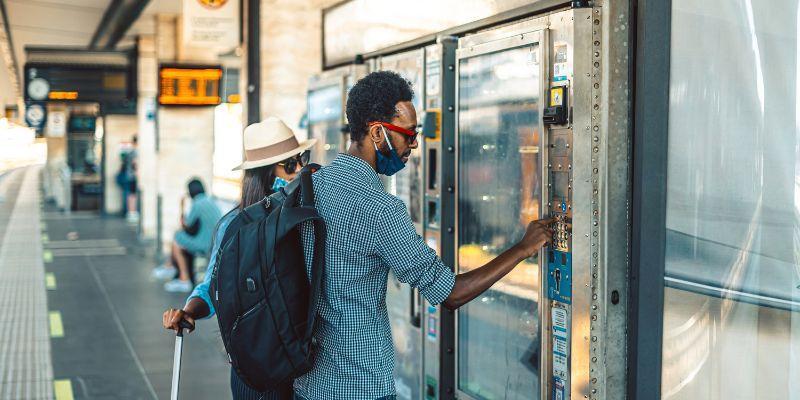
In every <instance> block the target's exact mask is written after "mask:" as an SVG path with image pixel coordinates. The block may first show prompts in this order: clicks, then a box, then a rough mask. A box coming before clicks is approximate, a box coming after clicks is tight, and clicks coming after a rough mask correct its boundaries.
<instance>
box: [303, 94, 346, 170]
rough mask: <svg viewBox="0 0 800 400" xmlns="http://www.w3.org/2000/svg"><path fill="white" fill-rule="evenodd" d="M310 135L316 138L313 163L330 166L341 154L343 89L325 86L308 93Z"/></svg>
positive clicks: (312, 150) (312, 156) (312, 149)
mask: <svg viewBox="0 0 800 400" xmlns="http://www.w3.org/2000/svg"><path fill="white" fill-rule="evenodd" d="M308 133H309V137H311V138H316V139H317V144H316V145H314V147H312V148H311V152H312V153H311V161H312V162H315V163H317V164H320V165H328V164H330V163H331V161H333V159H334V158H336V155H338V154H339V151H340V148H341V147H340V146H341V143H342V139H343V134H342V87H341V85H331V86H324V87H321V88H318V89H313V90H309V92H308Z"/></svg>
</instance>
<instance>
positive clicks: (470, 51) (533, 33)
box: [453, 16, 549, 400]
mask: <svg viewBox="0 0 800 400" xmlns="http://www.w3.org/2000/svg"><path fill="white" fill-rule="evenodd" d="M548 21H549V19H548V17H547V16H543V17H538V18H535V19H531V20H526V21H521V22H520V23H518V24H514V25H511V26H508V27H504V28H500V29H496V30H492V31H487V32H484V33H481V34H476V35H474V36H469V37H466V38H463V39H460V40H459V44H458V48H457V49H456V59H455V64H456V71H455V90H456V96H455V104H454V107H455V138H454V139H455V149H456V150H458V148H459V142H460V140H459V137H460V134H459V133H460V126H459V107H458V102H459V99H460V96H461V93H460V91H459V87H460V69H461V60H464V59H468V58H473V57H477V56H481V55H486V54H490V53H497V52H501V51H505V50H513V49H517V48H522V47H526V46H532V45H534V44H539V55H540V57H539V115H540V116H541V113H542V110H543V107H544V100H545V96H544V93H545V88H546V85H548V84H549V80H548V79H546V78H547V70H548V68H547V65H546V63H545V62H546V60H547V59H548V57H547V54H546V53H547V51H546V49H547V47H546V45H547V43H546V38H547V37H548V35H547V29H548V26H549V23H548ZM464 46H469V47H464ZM539 132H541V133H540V139H539V140H540V143H539V147H540V150H541V148H542V147H544V143H543V142H544V140H545V139H546V138H545V137H544V133H543V132H544V123H543V121H542V119H541V118H539ZM459 159H460V151H456V152H455V177H454V178H455V179H454V181H455V185H454V186H455V195H456V207H455V212H454V214H455V221H454V225H455V230H454V232H453V236H454V238H453V240H454V243H453V245H454V246H453V252H454V254H453V261H454V269H455V272H456V273H458V271H459V270H460V266H459V257H458V251H459V234H458V231H459V228H460V225H459V223H458V221H459V210H458V206H457V205H458V199H459V190H460V187H459V181H460V167H459ZM545 162H546V161H545V157H544V156H543V153H542V152H541V151H540V158H539V172H540V173H543V172H544V166H545ZM540 201H541V199H540ZM542 210H543V208H541V207H540V213H541V211H542ZM540 217H541V216H540ZM541 268H542V265H541V260H539V269H540V272H541ZM540 275H541V273H540ZM539 285H540V288H539V299H538V301H537V305H538V307H537V308H538V309H537V314H538V318H539V341H540V342H541V341H543V336H542V335H543V333H544V332H543V329H542V327H543V324H542V321H543V318H544V316H543V314H542V312H543V307H542V298H543V295H542V292H543V291H542V287H543V286H544V284H543V282H541V279H540V282H539ZM460 319H461V317H460V310H458V311H457V312H456V315H455V332H454V338H453V341H454V353H455V363H454V371H453V375H454V392H455V393H456V395H457V397H458V398H459V399H469V400H476V399H475V398H473V397H472V396H470V395H468V394H467V393H464V392H462V391H461V389H460V387H459V358H460V357H459V340H458V337H459V330H460V329H459V325H460V323H459V322H460V321H459V320H460ZM542 353H543V352H542ZM540 387H541V371H540Z"/></svg>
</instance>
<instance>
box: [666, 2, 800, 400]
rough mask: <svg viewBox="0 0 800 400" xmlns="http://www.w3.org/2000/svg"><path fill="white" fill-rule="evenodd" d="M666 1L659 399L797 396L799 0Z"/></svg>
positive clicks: (799, 327) (799, 320)
mask: <svg viewBox="0 0 800 400" xmlns="http://www.w3.org/2000/svg"><path fill="white" fill-rule="evenodd" d="M776 5H777V4H773V2H755V1H753V2H751V1H744V0H737V1H730V0H711V1H705V2H696V1H691V0H673V2H672V9H673V14H672V43H671V66H670V115H669V117H670V120H669V159H668V165H669V166H668V174H669V175H668V179H667V182H668V190H667V223H666V225H667V232H666V265H665V285H666V286H667V288H666V289H665V299H664V301H665V304H664V339H663V362H662V388H661V393H662V397H663V398H665V399H712V400H717V399H720V400H721V399H797V398H800V378H798V377H800V314H798V312H799V311H800V289H798V285H800V279H799V278H798V277H799V276H800V275H799V274H800V266H799V265H800V251H799V250H800V220H798V212H800V150H798V144H800V135H799V134H798V121H800V108H799V107H800V102H798V99H799V97H798V93H800V92H799V91H798V87H797V84H798V76H800V66H799V64H798V41H797V32H798V28H799V27H800V14H798V12H800V10H799V9H798V4H797V1H783V2H780V6H779V7H777V6H776Z"/></svg>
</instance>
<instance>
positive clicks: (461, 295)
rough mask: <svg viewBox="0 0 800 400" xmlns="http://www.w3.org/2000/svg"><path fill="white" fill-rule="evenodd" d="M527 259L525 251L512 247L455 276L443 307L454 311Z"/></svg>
mask: <svg viewBox="0 0 800 400" xmlns="http://www.w3.org/2000/svg"><path fill="white" fill-rule="evenodd" d="M526 258H528V257H527V254H525V251H524V250H523V249H522V248H520V247H519V246H514V247H512V248H510V249H508V250H506V251H504V252H503V253H502V254H500V255H499V256H497V257H496V258H495V259H493V260H492V261H489V262H488V263H486V265H484V266H482V267H480V268H477V269H474V270H472V271H469V272H465V273H463V274H458V275H456V283H455V285H454V286H453V291H452V292H450V296H448V297H447V299H445V301H444V303H443V304H444V306H445V307H447V308H448V309H450V310H455V309H457V308H459V307H461V306H463V305H464V304H466V303H468V302H469V301H471V300H472V299H474V298H475V297H477V296H478V295H479V294H481V293H483V292H485V291H486V289H489V288H490V287H491V286H492V285H494V283H495V282H497V281H499V280H500V279H501V278H503V277H504V276H506V275H508V273H509V272H511V270H512V269H514V267H516V266H517V264H519V263H520V262H522V261H523V260H524V259H526Z"/></svg>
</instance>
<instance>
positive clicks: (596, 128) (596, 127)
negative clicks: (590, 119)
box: [592, 125, 600, 132]
mask: <svg viewBox="0 0 800 400" xmlns="http://www.w3.org/2000/svg"><path fill="white" fill-rule="evenodd" d="M592 129H593V130H594V131H595V132H598V131H600V126H599V125H595V126H594V128H592Z"/></svg>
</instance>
